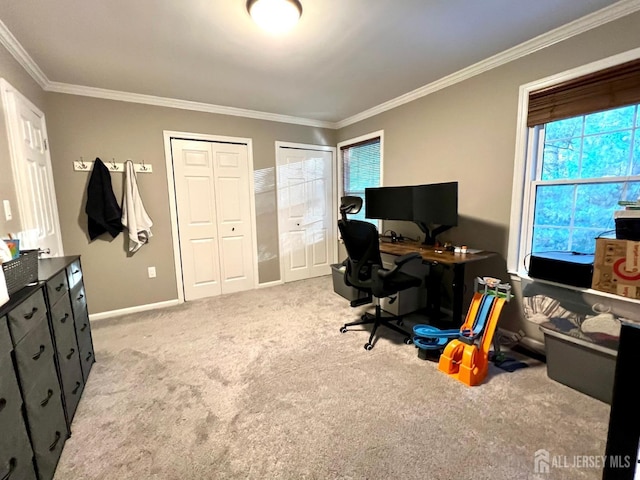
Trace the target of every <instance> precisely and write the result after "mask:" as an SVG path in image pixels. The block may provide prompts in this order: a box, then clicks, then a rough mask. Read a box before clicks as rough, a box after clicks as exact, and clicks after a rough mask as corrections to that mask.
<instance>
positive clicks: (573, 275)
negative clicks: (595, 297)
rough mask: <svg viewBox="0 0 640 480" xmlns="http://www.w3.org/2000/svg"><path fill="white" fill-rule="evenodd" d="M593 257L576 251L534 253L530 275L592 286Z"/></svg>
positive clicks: (579, 285)
mask: <svg viewBox="0 0 640 480" xmlns="http://www.w3.org/2000/svg"><path fill="white" fill-rule="evenodd" d="M593 257H594V256H593V255H586V254H582V253H574V252H539V253H532V254H531V258H530V260H529V276H530V277H532V278H540V279H542V280H550V281H552V282H556V283H563V284H565V285H573V286H574V287H582V288H590V287H591V280H592V278H593Z"/></svg>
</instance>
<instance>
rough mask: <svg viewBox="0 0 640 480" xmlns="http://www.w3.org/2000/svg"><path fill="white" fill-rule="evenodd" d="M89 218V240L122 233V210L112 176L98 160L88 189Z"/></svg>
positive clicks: (87, 211) (94, 165)
mask: <svg viewBox="0 0 640 480" xmlns="http://www.w3.org/2000/svg"><path fill="white" fill-rule="evenodd" d="M85 212H86V213H87V215H88V216H89V238H91V240H94V239H96V238H97V237H99V236H100V235H102V234H103V233H105V232H109V235H111V236H112V237H113V238H115V237H117V236H118V234H119V233H120V232H121V231H122V228H123V227H122V221H121V220H120V218H121V217H122V210H121V209H120V205H118V201H117V200H116V196H115V195H114V194H113V187H112V186H111V174H110V173H109V169H108V168H107V167H106V165H105V164H104V163H103V162H102V160H100V159H99V158H96V160H95V162H94V163H93V171H92V172H91V178H89V186H88V187H87V206H86V208H85Z"/></svg>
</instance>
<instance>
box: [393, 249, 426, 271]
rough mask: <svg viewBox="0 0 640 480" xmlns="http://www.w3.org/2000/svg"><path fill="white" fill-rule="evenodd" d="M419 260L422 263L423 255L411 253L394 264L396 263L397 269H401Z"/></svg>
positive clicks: (397, 259) (396, 260) (399, 258)
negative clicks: (412, 261)
mask: <svg viewBox="0 0 640 480" xmlns="http://www.w3.org/2000/svg"><path fill="white" fill-rule="evenodd" d="M418 258H419V259H420V260H421V261H422V255H420V254H419V253H418V252H411V253H406V254H404V255H402V256H400V257H398V258H396V259H395V261H394V262H393V263H395V264H396V266H397V267H401V266H402V265H404V264H405V263H407V262H409V261H411V260H415V259H418Z"/></svg>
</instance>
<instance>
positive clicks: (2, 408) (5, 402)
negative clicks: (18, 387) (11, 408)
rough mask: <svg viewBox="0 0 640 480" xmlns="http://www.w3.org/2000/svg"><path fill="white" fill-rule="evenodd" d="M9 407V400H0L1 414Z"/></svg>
mask: <svg viewBox="0 0 640 480" xmlns="http://www.w3.org/2000/svg"><path fill="white" fill-rule="evenodd" d="M6 406H7V400H6V399H4V398H0V412H1V411H2V410H4V407H6Z"/></svg>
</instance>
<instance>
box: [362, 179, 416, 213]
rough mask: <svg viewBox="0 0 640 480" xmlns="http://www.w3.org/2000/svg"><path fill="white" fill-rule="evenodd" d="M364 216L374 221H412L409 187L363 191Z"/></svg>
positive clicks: (366, 189) (410, 190)
mask: <svg viewBox="0 0 640 480" xmlns="http://www.w3.org/2000/svg"><path fill="white" fill-rule="evenodd" d="M364 211H365V214H364V216H365V217H366V218H371V219H376V220H408V221H413V191H412V188H411V187H376V188H365V190H364Z"/></svg>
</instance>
